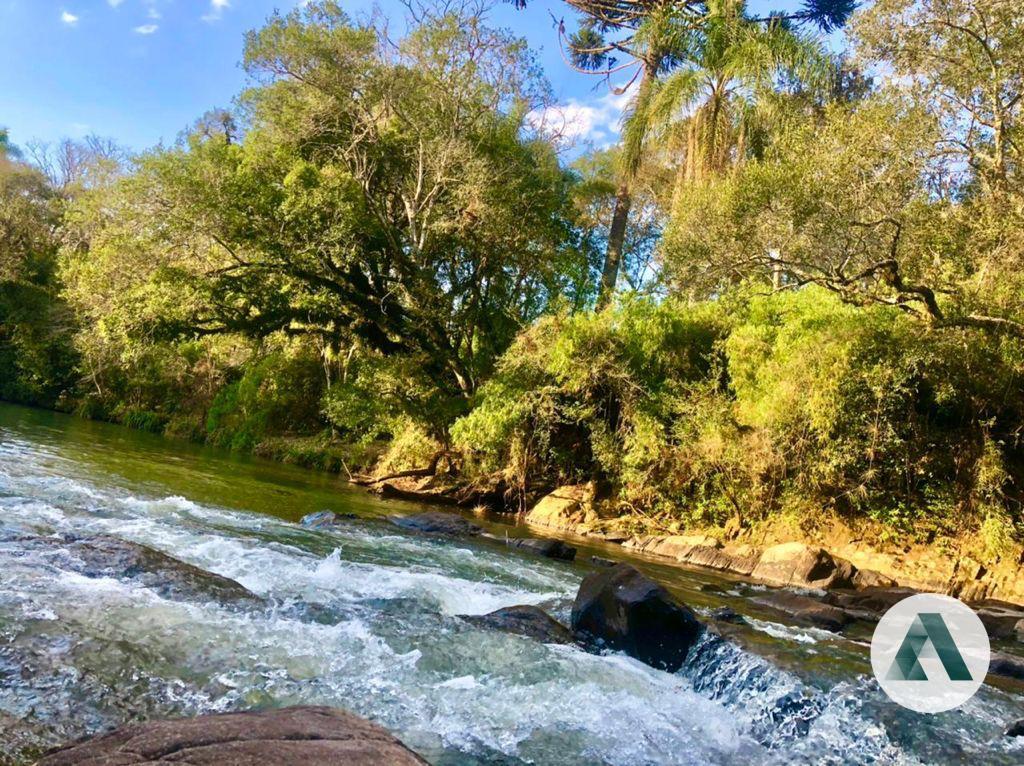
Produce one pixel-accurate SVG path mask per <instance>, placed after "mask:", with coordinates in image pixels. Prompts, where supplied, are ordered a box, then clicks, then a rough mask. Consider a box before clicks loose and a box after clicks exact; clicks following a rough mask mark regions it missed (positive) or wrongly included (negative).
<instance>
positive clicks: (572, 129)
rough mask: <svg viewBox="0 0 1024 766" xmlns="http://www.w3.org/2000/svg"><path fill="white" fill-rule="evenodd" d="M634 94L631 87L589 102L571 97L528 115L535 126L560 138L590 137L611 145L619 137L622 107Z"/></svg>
mask: <svg viewBox="0 0 1024 766" xmlns="http://www.w3.org/2000/svg"><path fill="white" fill-rule="evenodd" d="M632 95H633V94H632V93H631V92H629V91H627V92H625V93H622V94H616V93H608V94H606V95H604V96H601V97H599V98H595V99H594V100H593V101H588V102H583V101H578V100H576V99H570V100H569V101H567V102H566V103H564V104H553V105H551V106H548V107H545V108H544V109H537V110H534V111H532V112H530V113H529V114H528V115H526V119H527V122H529V124H530V125H531V126H532V127H533V128H534V130H537V131H540V132H541V133H545V134H547V135H549V136H551V137H553V138H555V139H556V140H558V141H559V142H564V143H566V144H569V145H572V144H575V143H578V142H580V141H587V142H592V143H595V144H598V145H599V146H604V145H609V144H613V143H615V141H616V140H617V139H618V136H619V130H620V127H621V122H622V111H623V109H625V107H626V105H627V104H628V103H629V100H630V98H632Z"/></svg>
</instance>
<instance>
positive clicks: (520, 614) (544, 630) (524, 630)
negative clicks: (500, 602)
mask: <svg viewBox="0 0 1024 766" xmlns="http://www.w3.org/2000/svg"><path fill="white" fill-rule="evenodd" d="M462 619H463V620H465V621H466V622H468V623H470V624H472V625H476V626H478V627H481V628H490V629H492V630H503V631H505V632H506V633H515V634H516V635H519V636H526V637H527V638H532V639H534V640H536V641H542V642H543V643H545V644H571V643H572V632H571V631H570V630H569V629H568V628H567V627H565V626H564V625H563V624H562V623H560V622H559V621H558V620H556V619H555V618H554V617H552V616H551V615H549V614H548V613H547V612H545V611H544V610H543V609H540V608H539V607H536V606H507V607H505V608H504V609H498V610H497V611H495V612H491V613H490V614H482V615H465V616H463V618H462Z"/></svg>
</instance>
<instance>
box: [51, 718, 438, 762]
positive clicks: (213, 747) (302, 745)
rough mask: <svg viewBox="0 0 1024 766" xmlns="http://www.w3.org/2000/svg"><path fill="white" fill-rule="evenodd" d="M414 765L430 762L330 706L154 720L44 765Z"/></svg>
mask: <svg viewBox="0 0 1024 766" xmlns="http://www.w3.org/2000/svg"><path fill="white" fill-rule="evenodd" d="M154 763H183V764H190V766H292V765H294V766H378V765H379V764H388V765H389V766H392V765H393V766H414V765H417V764H425V763H426V761H424V760H423V759H421V758H420V757H419V756H417V755H416V754H415V753H413V752H412V751H411V750H409V749H408V748H406V747H405V746H404V745H403V744H402V743H401V742H399V741H398V740H397V739H395V738H394V737H392V736H391V735H390V734H388V732H387V731H385V730H384V729H382V728H381V727H380V726H377V725H376V724H373V723H370V722H369V721H366V720H364V719H362V718H360V717H358V716H356V715H353V714H352V713H347V712H345V711H343V710H335V709H333V708H327V707H293V708H284V709H282V710H267V711H263V712H253V713H225V714H221V715H208V716H200V717H199V718H187V719H182V720H177V721H151V722H149V723H143V724H136V725H134V726H127V727H125V728H123V729H118V730H117V731H114V732H112V733H110V734H105V735H102V736H98V737H93V738H91V739H88V740H85V741H83V742H78V743H75V744H72V745H69V746H67V747H64V748H61V749H60V750H57V751H54V752H51V753H50V754H49V755H46V756H44V757H43V758H42V759H41V760H40V761H39V762H38V766H81V765H82V764H89V766H135V764H140V765H141V764H154Z"/></svg>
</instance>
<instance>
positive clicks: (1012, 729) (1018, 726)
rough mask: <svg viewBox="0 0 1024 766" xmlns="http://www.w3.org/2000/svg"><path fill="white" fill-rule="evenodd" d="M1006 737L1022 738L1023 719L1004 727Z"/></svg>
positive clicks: (1023, 731)
mask: <svg viewBox="0 0 1024 766" xmlns="http://www.w3.org/2000/svg"><path fill="white" fill-rule="evenodd" d="M1004 734H1006V736H1007V737H1024V718H1021V719H1020V720H1019V721H1014V722H1013V723H1011V724H1010V725H1009V726H1007V727H1006V731H1005V732H1004Z"/></svg>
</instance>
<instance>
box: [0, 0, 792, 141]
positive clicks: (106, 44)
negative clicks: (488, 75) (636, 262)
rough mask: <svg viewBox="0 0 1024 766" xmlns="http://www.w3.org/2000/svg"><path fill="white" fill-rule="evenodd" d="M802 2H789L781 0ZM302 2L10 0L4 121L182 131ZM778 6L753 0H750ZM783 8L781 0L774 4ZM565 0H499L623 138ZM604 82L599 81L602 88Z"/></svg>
mask: <svg viewBox="0 0 1024 766" xmlns="http://www.w3.org/2000/svg"><path fill="white" fill-rule="evenodd" d="M786 3H789V4H790V5H793V4H795V0H792V1H791V0H782V4H786ZM298 4H300V0H0V51H2V54H0V125H2V126H6V127H8V128H9V129H10V131H11V138H12V140H13V141H14V142H15V143H22V144H23V143H26V142H28V141H29V140H32V139H39V140H43V141H56V140H58V139H60V138H62V137H65V136H70V137H81V136H83V135H86V134H88V133H96V134H98V135H101V136H109V137H112V138H114V139H116V140H118V141H119V142H121V143H122V144H124V145H126V146H128V147H130V148H132V149H136V150H140V149H144V148H146V147H149V146H152V145H154V144H156V143H158V142H159V141H161V140H163V141H165V142H170V141H173V140H174V138H175V137H176V136H177V134H178V133H179V132H180V131H181V130H182V129H184V128H185V127H187V126H188V125H189V124H190V123H191V122H192V121H193V120H194V119H195V118H196V117H198V116H199V115H201V114H202V113H203V112H204V111H206V110H207V109H210V108H213V107H216V106H226V105H229V104H230V103H231V99H232V97H233V96H234V95H235V94H236V93H238V92H239V91H240V90H241V88H242V87H243V85H244V83H245V75H244V73H243V72H242V71H241V69H240V68H239V66H238V61H239V59H240V58H241V52H242V36H243V34H244V33H245V32H246V31H247V30H250V29H254V28H257V27H259V26H261V25H262V23H263V22H264V21H265V20H266V18H267V16H269V15H270V14H271V13H272V12H273V11H274V10H275V9H279V10H281V11H288V10H291V9H292V8H293V7H295V6H296V5H298ZM342 5H343V7H345V8H346V10H348V11H349V12H350V13H352V14H353V15H356V16H358V15H359V14H365V13H367V12H368V11H369V10H370V9H371V8H372V7H373V6H374V5H376V6H377V7H379V8H380V10H381V11H382V12H383V13H384V14H385V15H386V16H388V17H389V18H391V19H393V20H394V22H395V23H396V24H397V23H400V21H401V19H403V18H404V16H405V9H404V7H403V6H402V5H401V4H400V3H399V2H398V0H376V3H375V2H374V0H342ZM768 5H769V3H767V2H758V0H754V2H752V3H751V7H752V8H755V9H757V8H759V7H760V6H765V7H767V6H768ZM771 5H773V6H775V4H771ZM569 10H570V9H569V8H568V6H566V5H565V4H564V3H561V2H558V0H534V2H532V3H531V4H530V6H529V7H528V8H527V10H525V11H515V10H514V9H513V8H512V7H511V6H510V5H508V4H505V3H501V2H499V3H498V4H497V5H496V6H495V8H494V9H493V10H492V12H491V18H492V21H493V22H494V23H495V25H497V26H503V27H508V28H511V29H512V30H513V31H515V32H516V33H518V34H520V35H522V36H524V37H526V38H527V40H528V41H529V42H530V44H531V46H532V47H533V48H534V50H535V51H536V52H537V53H538V56H539V58H540V60H541V63H542V64H543V66H544V68H545V71H546V72H547V75H548V77H549V79H550V80H551V82H552V84H553V86H554V88H555V93H556V96H557V97H558V98H559V100H560V101H562V102H564V103H566V104H567V110H566V115H568V117H566V118H564V119H568V120H569V121H570V122H571V127H572V129H573V130H574V131H575V132H578V133H579V134H581V135H583V136H586V137H587V138H589V139H591V140H593V141H595V142H596V143H607V142H609V141H612V140H614V138H615V135H616V132H617V122H618V119H619V106H620V104H621V99H615V98H613V97H611V96H610V94H609V93H608V90H607V88H606V87H605V86H604V85H602V84H599V83H598V82H597V81H596V78H590V77H587V76H585V75H580V74H577V73H574V72H572V71H570V70H569V69H568V68H567V67H566V66H565V65H564V63H563V61H562V59H561V56H560V54H559V51H558V46H557V35H556V31H555V29H554V27H553V22H552V19H551V13H555V14H557V15H562V16H566V17H570V16H571V14H570V13H569ZM595 86H597V87H596V88H595Z"/></svg>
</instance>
